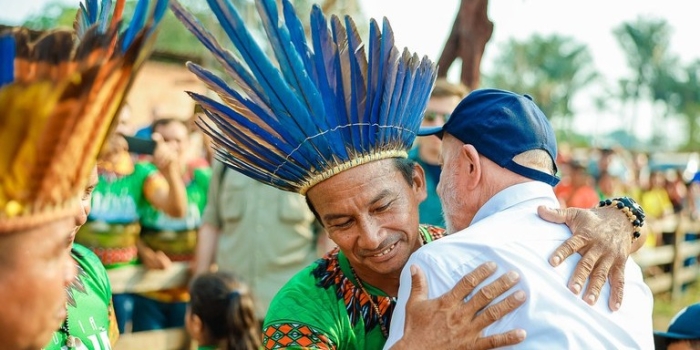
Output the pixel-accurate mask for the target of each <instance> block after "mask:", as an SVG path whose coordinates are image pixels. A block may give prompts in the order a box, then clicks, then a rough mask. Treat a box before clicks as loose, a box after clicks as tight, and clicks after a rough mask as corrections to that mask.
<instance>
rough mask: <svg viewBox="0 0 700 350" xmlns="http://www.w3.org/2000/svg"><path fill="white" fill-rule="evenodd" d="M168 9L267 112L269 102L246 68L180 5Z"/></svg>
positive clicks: (173, 2)
mask: <svg viewBox="0 0 700 350" xmlns="http://www.w3.org/2000/svg"><path fill="white" fill-rule="evenodd" d="M170 9H171V10H172V11H173V13H174V14H175V17H177V18H178V19H179V20H180V21H181V22H182V23H183V24H184V25H185V27H186V28H187V29H189V31H190V32H191V33H192V34H194V36H195V37H197V39H198V40H199V41H200V42H201V43H202V44H204V47H206V48H207V49H208V50H209V51H210V52H211V53H212V54H213V55H214V58H216V60H217V61H218V62H219V64H221V65H222V66H223V67H224V70H225V71H226V73H228V74H229V75H230V76H231V77H232V78H233V80H234V81H235V82H236V84H237V85H238V86H240V87H241V88H242V89H243V91H244V92H245V93H246V95H248V98H250V99H251V100H253V101H254V102H255V103H256V104H258V105H260V106H264V107H265V108H267V110H269V108H268V107H267V106H268V105H269V104H270V100H269V99H268V98H267V95H266V94H265V92H264V90H263V88H262V87H261V86H260V85H259V84H258V83H257V81H256V80H255V78H254V77H253V76H252V75H251V74H250V72H249V71H248V70H247V68H245V67H244V66H243V65H242V64H241V63H240V62H239V61H238V59H236V58H235V57H234V56H233V54H231V52H230V51H228V50H224V49H223V48H222V47H221V45H219V42H218V41H217V40H216V39H215V38H214V36H213V35H212V34H211V33H210V32H209V31H208V30H206V28H204V26H203V25H202V23H201V22H200V21H199V20H197V19H196V18H195V17H194V16H192V15H191V14H190V13H188V12H187V11H185V10H184V8H183V7H182V5H180V4H179V3H178V2H176V1H171V2H170Z"/></svg>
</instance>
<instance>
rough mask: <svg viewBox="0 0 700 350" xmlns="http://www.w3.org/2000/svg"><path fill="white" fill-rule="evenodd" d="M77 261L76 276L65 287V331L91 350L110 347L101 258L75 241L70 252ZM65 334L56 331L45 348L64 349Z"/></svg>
mask: <svg viewBox="0 0 700 350" xmlns="http://www.w3.org/2000/svg"><path fill="white" fill-rule="evenodd" d="M71 254H72V256H73V259H75V261H76V262H77V263H78V275H77V276H76V278H75V280H74V281H73V283H71V285H70V286H69V288H68V332H69V333H70V335H71V336H72V337H76V338H78V339H79V340H80V342H81V343H82V344H83V345H84V346H85V347H87V349H90V350H108V349H111V348H112V345H111V341H110V336H111V339H115V338H116V335H115V334H110V329H111V328H110V322H111V321H110V317H111V315H110V313H111V308H110V305H111V304H110V303H111V300H112V290H111V287H110V284H109V279H108V278H107V272H106V271H105V269H104V267H103V266H102V263H101V262H100V259H98V258H97V256H95V254H93V253H92V252H91V251H90V250H89V249H87V248H85V247H83V246H81V245H78V244H74V245H73V249H72V251H71ZM67 338H68V335H67V334H65V333H64V332H62V331H58V332H55V333H54V334H53V337H52V338H51V341H50V342H49V344H48V345H47V346H46V347H45V348H44V349H47V350H53V349H55V350H61V349H65V348H63V346H66V341H67Z"/></svg>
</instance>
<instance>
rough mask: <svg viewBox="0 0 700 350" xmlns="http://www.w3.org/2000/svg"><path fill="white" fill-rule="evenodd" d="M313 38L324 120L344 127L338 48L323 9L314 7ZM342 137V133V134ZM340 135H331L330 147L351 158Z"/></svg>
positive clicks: (334, 151) (312, 20)
mask: <svg viewBox="0 0 700 350" xmlns="http://www.w3.org/2000/svg"><path fill="white" fill-rule="evenodd" d="M311 27H312V30H311V37H312V41H313V46H314V65H315V67H316V72H317V73H318V88H319V91H320V92H321V96H323V102H324V105H325V113H324V118H325V119H326V121H327V122H328V123H329V124H333V125H343V121H344V120H343V119H342V118H341V116H340V115H339V114H338V113H337V112H336V106H337V105H338V104H339V102H338V100H339V99H341V98H342V97H341V96H338V95H337V93H336V91H335V90H336V89H335V87H336V85H337V84H336V80H335V79H336V75H335V71H336V67H335V65H333V61H334V59H335V52H336V51H337V48H336V47H335V43H334V42H333V41H332V39H331V34H330V32H329V30H328V22H327V21H326V17H325V16H324V15H323V12H322V11H321V8H320V7H318V5H314V6H313V7H312V10H311ZM340 134H341V135H342V133H340ZM338 136H339V135H335V134H334V135H329V136H328V140H329V143H328V144H329V146H330V148H331V149H332V150H333V153H334V154H336V155H337V156H338V157H340V158H341V159H347V158H348V157H349V155H348V153H347V150H346V148H345V143H344V141H343V139H342V138H341V139H340V140H337V139H336V138H337V137H338Z"/></svg>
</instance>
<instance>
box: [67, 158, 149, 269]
mask: <svg viewBox="0 0 700 350" xmlns="http://www.w3.org/2000/svg"><path fill="white" fill-rule="evenodd" d="M156 171H157V169H156V168H155V167H152V166H149V165H148V164H146V163H137V164H134V171H133V172H132V173H131V174H128V175H118V174H116V173H113V172H106V171H104V172H103V171H100V172H99V181H98V183H97V186H95V190H94V191H93V192H92V210H91V211H90V215H89V216H88V222H87V223H86V224H85V225H83V226H82V227H81V228H80V230H79V231H78V234H77V235H76V237H75V242H76V243H79V244H82V245H84V246H86V247H88V248H90V250H92V251H93V252H94V253H95V254H97V256H98V257H99V258H100V261H102V264H103V265H105V266H106V267H107V268H113V267H118V266H122V265H129V264H135V263H136V260H137V253H136V239H137V238H138V234H139V212H138V208H139V206H140V205H141V203H142V202H145V201H146V198H145V196H144V184H145V183H146V180H147V179H148V178H149V177H150V176H151V175H153V174H154V173H155V172H156Z"/></svg>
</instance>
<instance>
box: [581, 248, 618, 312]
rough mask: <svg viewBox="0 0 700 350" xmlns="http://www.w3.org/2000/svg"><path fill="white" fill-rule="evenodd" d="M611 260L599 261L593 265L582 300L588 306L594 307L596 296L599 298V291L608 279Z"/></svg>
mask: <svg viewBox="0 0 700 350" xmlns="http://www.w3.org/2000/svg"><path fill="white" fill-rule="evenodd" d="M612 262H613V260H612V259H601V260H600V261H598V263H596V264H595V267H594V268H593V271H592V272H591V277H590V278H589V281H588V287H586V293H585V297H584V300H585V301H586V302H587V303H588V304H589V305H595V303H596V302H597V301H598V296H600V290H601V289H602V288H603V285H604V284H605V282H606V280H607V279H608V272H609V271H610V266H612Z"/></svg>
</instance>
